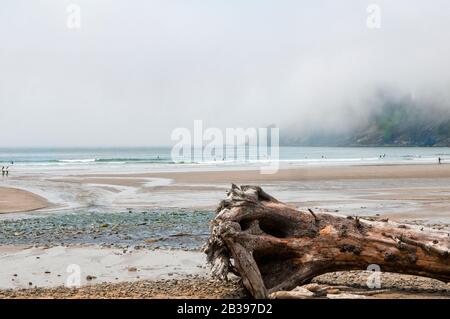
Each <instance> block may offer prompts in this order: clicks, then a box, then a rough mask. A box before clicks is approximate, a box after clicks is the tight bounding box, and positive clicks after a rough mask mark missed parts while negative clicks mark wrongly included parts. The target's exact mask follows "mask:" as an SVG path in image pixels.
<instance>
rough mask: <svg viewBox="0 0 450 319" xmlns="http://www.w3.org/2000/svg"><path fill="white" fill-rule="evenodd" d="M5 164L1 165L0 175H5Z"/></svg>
mask: <svg viewBox="0 0 450 319" xmlns="http://www.w3.org/2000/svg"><path fill="white" fill-rule="evenodd" d="M5 173H6V172H5V166H2V176H5Z"/></svg>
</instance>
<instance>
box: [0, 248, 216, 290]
mask: <svg viewBox="0 0 450 319" xmlns="http://www.w3.org/2000/svg"><path fill="white" fill-rule="evenodd" d="M0 264H1V265H2V275H1V276H0V289H17V288H34V287H47V288H48V287H56V286H64V285H67V283H76V281H74V279H76V277H77V274H78V273H79V283H80V284H81V285H82V286H84V285H93V284H98V283H102V282H113V283H114V282H116V283H117V282H123V281H127V282H133V281H137V280H161V279H180V278H186V277H187V276H193V275H197V276H202V277H206V276H207V275H208V271H207V269H206V262H205V255H204V254H202V253H200V252H195V251H182V250H147V249H145V250H136V249H126V248H125V249H117V248H102V247H99V246H96V245H86V246H70V247H62V246H57V247H52V248H43V247H36V248H34V247H21V246H3V247H1V246H0ZM77 269H78V270H77ZM78 271H79V272H78Z"/></svg>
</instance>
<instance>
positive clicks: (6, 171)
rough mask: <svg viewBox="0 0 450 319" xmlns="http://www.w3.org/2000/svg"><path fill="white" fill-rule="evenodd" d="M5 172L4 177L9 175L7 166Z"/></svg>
mask: <svg viewBox="0 0 450 319" xmlns="http://www.w3.org/2000/svg"><path fill="white" fill-rule="evenodd" d="M5 171H6V176H8V175H9V166H6V169H5Z"/></svg>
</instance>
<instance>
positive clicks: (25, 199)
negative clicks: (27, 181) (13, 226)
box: [0, 187, 49, 214]
mask: <svg viewBox="0 0 450 319" xmlns="http://www.w3.org/2000/svg"><path fill="white" fill-rule="evenodd" d="M48 206H49V203H48V201H47V200H46V199H45V198H43V197H41V196H39V195H36V194H33V193H31V192H28V191H25V190H22V189H16V188H6V187H0V214H3V213H14V212H24V211H33V210H38V209H42V208H47V207H48Z"/></svg>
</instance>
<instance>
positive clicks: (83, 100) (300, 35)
mask: <svg viewBox="0 0 450 319" xmlns="http://www.w3.org/2000/svg"><path fill="white" fill-rule="evenodd" d="M71 3H75V4H78V5H79V6H80V8H81V29H69V28H68V27H67V25H66V22H67V18H68V13H67V11H66V9H67V5H69V4H71ZM370 3H372V1H367V2H366V1H361V0H359V1H356V0H354V1H332V0H330V1H317V0H315V1H313V0H310V1H300V0H295V1H283V0H281V1H275V0H272V1H268V0H259V1H256V0H221V1H219V0H209V1H205V0H195V1H194V0H160V1H154V0H95V1H92V0H73V1H55V0H41V1H34V0H3V1H2V4H1V9H0V10H1V11H0V111H1V116H0V147H10V146H137V145H163V144H166V145H167V144H171V141H170V133H171V131H172V130H173V129H174V128H176V127H188V128H192V127H193V121H194V120H196V119H200V120H203V121H204V123H205V125H206V126H208V127H219V128H224V127H250V126H256V127H261V126H266V125H270V124H276V125H278V126H279V127H280V130H281V132H282V131H283V129H284V128H286V129H287V128H292V127H295V128H297V129H298V130H299V133H301V132H303V131H304V132H306V131H308V130H309V128H311V127H314V126H328V127H330V128H337V129H340V128H342V127H345V126H348V125H351V124H353V123H356V122H358V121H361V120H362V119H364V117H365V114H366V113H367V110H370V108H373V107H376V106H377V102H376V101H375V100H374V94H375V93H376V92H377V91H378V90H380V89H387V90H390V91H392V92H394V94H398V95H409V96H411V97H412V99H414V100H415V101H417V103H419V104H423V105H424V106H426V105H429V104H437V105H440V106H441V107H449V105H450V90H449V88H450V41H449V39H450V18H449V17H450V2H449V1H448V0H433V1H421V0H414V1H412V0H386V1H376V3H377V4H378V5H379V6H380V8H381V10H382V11H381V28H380V29H369V28H368V27H367V25H366V19H367V17H368V13H367V12H366V8H367V6H368V5H369V4H370Z"/></svg>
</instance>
